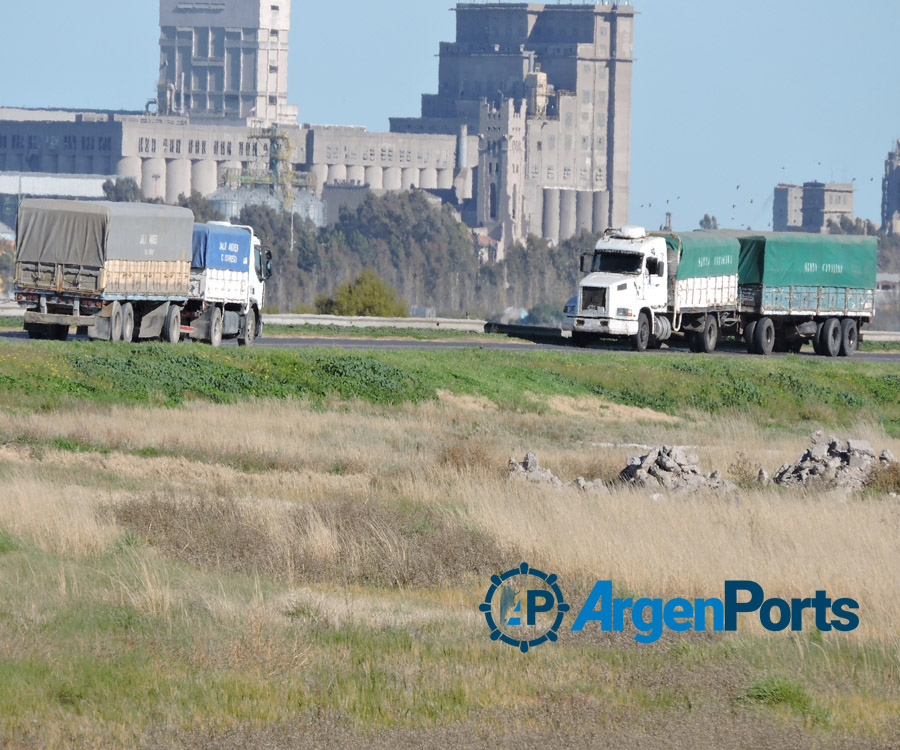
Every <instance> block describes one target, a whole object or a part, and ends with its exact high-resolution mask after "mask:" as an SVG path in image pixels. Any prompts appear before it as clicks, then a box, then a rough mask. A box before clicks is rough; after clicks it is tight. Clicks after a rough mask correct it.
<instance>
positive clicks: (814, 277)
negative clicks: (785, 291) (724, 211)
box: [738, 232, 878, 289]
mask: <svg viewBox="0 0 900 750" xmlns="http://www.w3.org/2000/svg"><path fill="white" fill-rule="evenodd" d="M740 245H741V257H740V268H739V272H738V282H739V283H740V284H748V285H749V284H761V285H763V286H778V287H784V286H828V287H850V288H854V289H874V288H875V278H876V275H877V263H878V242H877V240H876V239H875V238H874V237H857V236H847V235H829V234H824V235H820V234H802V233H790V232H778V233H771V232H770V233H766V234H759V235H754V236H752V237H744V238H742V239H741V240H740Z"/></svg>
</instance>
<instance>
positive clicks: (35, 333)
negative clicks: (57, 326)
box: [25, 323, 50, 341]
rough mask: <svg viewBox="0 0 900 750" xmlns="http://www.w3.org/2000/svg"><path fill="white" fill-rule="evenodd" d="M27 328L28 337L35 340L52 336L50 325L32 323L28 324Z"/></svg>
mask: <svg viewBox="0 0 900 750" xmlns="http://www.w3.org/2000/svg"><path fill="white" fill-rule="evenodd" d="M25 330H26V331H27V332H28V338H30V339H34V340H35V341H41V340H43V339H46V338H49V337H50V326H48V325H44V324H43V323H31V324H30V325H28V326H26V328H25Z"/></svg>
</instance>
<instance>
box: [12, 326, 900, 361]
mask: <svg viewBox="0 0 900 750" xmlns="http://www.w3.org/2000/svg"><path fill="white" fill-rule="evenodd" d="M27 338H28V337H27V336H26V335H25V333H24V332H23V331H0V340H27ZM72 338H74V337H72ZM79 338H85V337H79ZM195 346H203V344H195ZM223 346H237V342H236V341H235V340H230V341H225V342H223ZM255 346H257V347H267V348H272V349H348V350H355V351H365V350H382V351H384V350H398V349H399V350H403V349H420V350H424V351H435V350H440V349H469V348H476V349H488V350H491V351H505V352H533V351H543V352H554V351H557V352H558V351H576V350H575V349H574V347H573V346H572V344H571V343H569V340H568V339H560V343H558V344H555V343H535V344H532V343H523V342H520V341H511V340H509V339H505V338H503V337H501V336H497V339H496V340H470V341H456V340H453V339H438V340H435V341H419V340H417V339H406V338H396V339H379V338H372V339H368V338H361V337H358V336H354V337H347V338H317V337H310V338H307V337H300V336H297V337H263V338H261V339H258V340H257V342H256V344H255ZM577 351H581V352H588V353H591V352H594V353H597V354H602V353H603V352H610V351H615V352H626V353H629V354H633V355H635V356H644V357H665V356H668V355H670V354H674V353H681V354H683V353H686V352H687V351H688V349H687V347H686V346H685V347H682V346H678V345H677V344H676V345H674V346H671V347H669V346H665V347H663V348H662V349H659V350H656V351H648V352H644V353H643V354H642V355H638V354H637V352H634V351H632V349H631V347H630V346H629V345H628V344H626V343H624V342H622V343H617V342H608V343H603V344H598V345H595V346H591V347H588V348H586V349H579V350H577ZM696 356H703V355H696ZM712 356H717V357H736V356H744V357H749V356H753V355H749V354H747V352H746V351H745V349H744V348H743V347H739V346H737V345H732V344H730V343H726V344H723V345H722V347H721V348H720V349H719V350H717V351H716V353H715V354H714V355H712ZM772 356H773V357H785V356H787V355H786V354H773V355H772ZM799 356H801V357H815V356H816V355H815V354H814V353H813V350H812V347H811V346H807V347H804V350H803V352H801V354H800V355H799ZM853 359H854V360H855V361H861V362H893V363H897V364H900V352H877V353H873V352H866V353H861V352H859V353H857V354H856V355H855V356H854V357H853Z"/></svg>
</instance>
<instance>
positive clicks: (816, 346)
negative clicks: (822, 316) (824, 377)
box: [812, 323, 825, 357]
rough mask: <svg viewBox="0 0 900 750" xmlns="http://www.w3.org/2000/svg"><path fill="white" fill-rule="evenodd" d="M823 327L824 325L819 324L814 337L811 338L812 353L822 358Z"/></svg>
mask: <svg viewBox="0 0 900 750" xmlns="http://www.w3.org/2000/svg"><path fill="white" fill-rule="evenodd" d="M824 327H825V324H824V323H819V324H818V325H817V326H816V335H815V336H813V340H812V345H813V351H814V352H815V353H816V354H817V355H818V356H820V357H821V356H822V329H823V328H824Z"/></svg>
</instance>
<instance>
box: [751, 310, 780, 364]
mask: <svg viewBox="0 0 900 750" xmlns="http://www.w3.org/2000/svg"><path fill="white" fill-rule="evenodd" d="M753 345H754V349H755V350H756V354H761V355H762V356H764V357H768V356H769V355H770V354H771V353H772V349H774V348H775V324H774V323H773V322H772V319H771V318H768V317H767V318H760V319H759V320H758V321H757V322H756V330H755V331H754V332H753Z"/></svg>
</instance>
